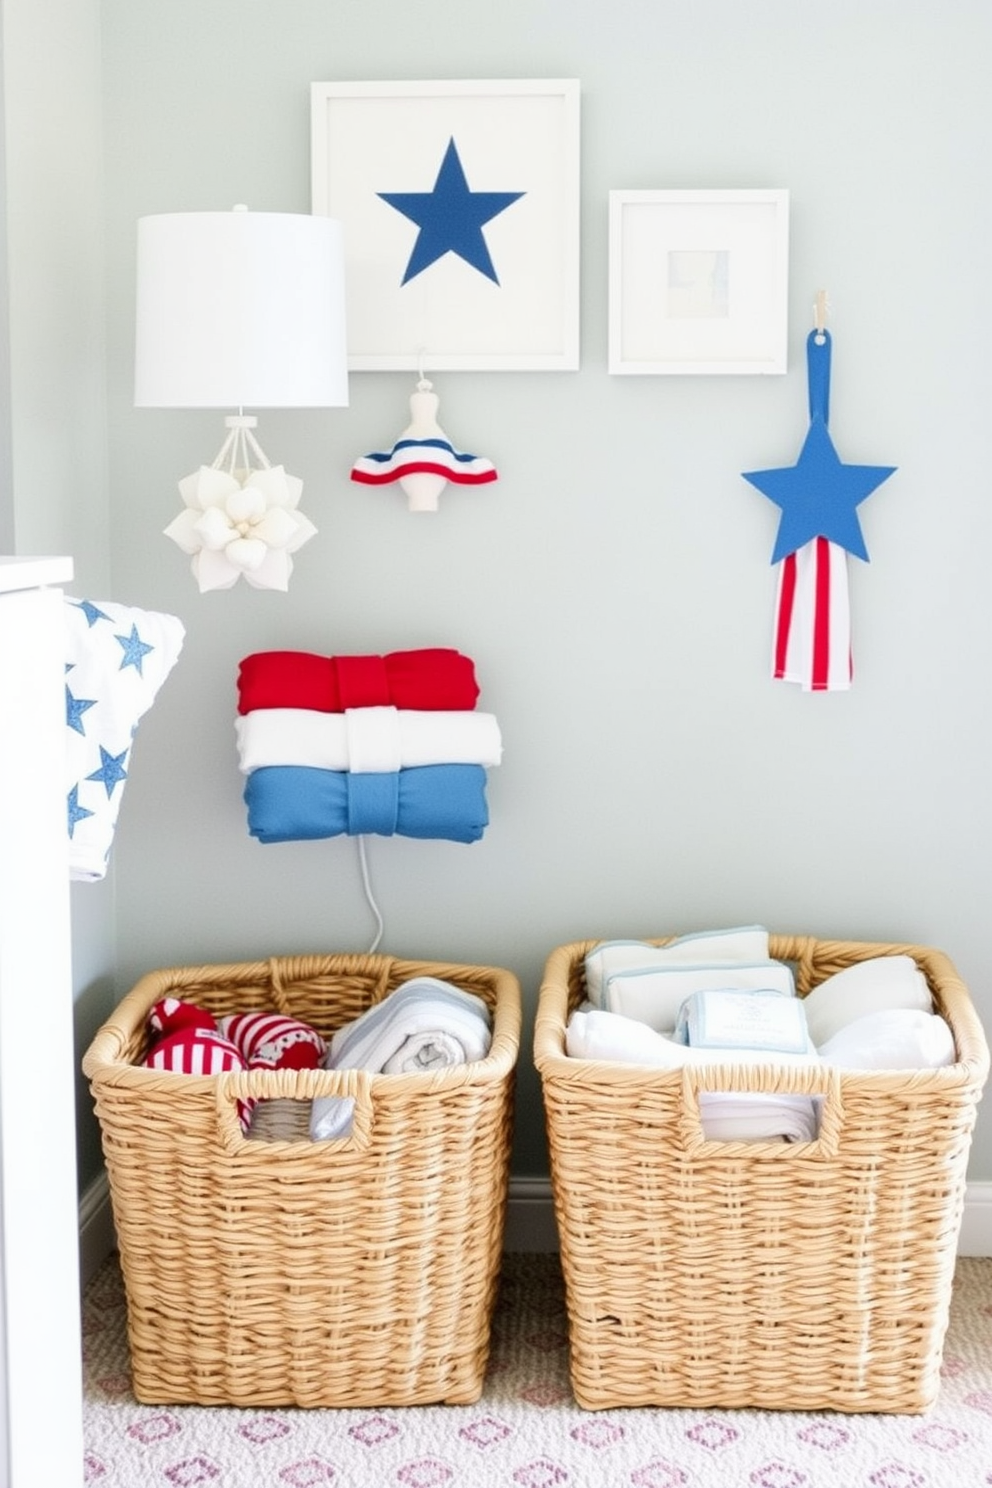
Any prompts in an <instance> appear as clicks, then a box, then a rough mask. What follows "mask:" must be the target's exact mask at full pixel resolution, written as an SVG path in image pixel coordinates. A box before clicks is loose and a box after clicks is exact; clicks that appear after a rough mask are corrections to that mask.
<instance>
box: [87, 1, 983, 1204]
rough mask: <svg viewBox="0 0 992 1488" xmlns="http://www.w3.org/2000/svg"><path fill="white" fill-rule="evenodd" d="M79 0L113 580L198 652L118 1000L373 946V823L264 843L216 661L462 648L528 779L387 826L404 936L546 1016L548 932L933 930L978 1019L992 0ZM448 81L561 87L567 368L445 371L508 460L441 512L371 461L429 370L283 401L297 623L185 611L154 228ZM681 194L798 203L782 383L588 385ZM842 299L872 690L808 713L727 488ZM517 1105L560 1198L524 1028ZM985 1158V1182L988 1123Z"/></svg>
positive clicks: (161, 723)
mask: <svg viewBox="0 0 992 1488" xmlns="http://www.w3.org/2000/svg"><path fill="white" fill-rule="evenodd" d="M101 10H102V17H103V46H104V52H103V69H104V70H103V104H104V109H105V126H106V127H105V136H104V139H105V145H104V153H103V162H102V164H103V170H104V173H105V179H106V200H107V234H106V262H107V267H108V271H109V277H108V312H109V340H108V357H109V361H108V366H109V377H110V435H109V458H110V463H109V472H110V501H111V532H110V555H111V564H112V575H113V588H114V595H113V597H114V598H116V599H118V600H120V601H123V602H125V603H135V604H143V605H146V606H149V607H152V608H158V609H165V610H170V611H172V612H173V613H177V614H179V615H180V617H181V618H182V620H183V622H184V624H185V625H186V627H187V641H186V646H185V649H184V653H183V657H182V660H181V663H180V665H179V666H178V667H177V669H176V671H175V673H174V674H173V676H172V677H171V678H170V680H169V682H168V684H167V686H166V688H165V689H164V690H163V692H162V694H161V696H160V698H159V700H158V702H157V703H156V706H155V708H154V709H153V710H152V712H151V714H150V715H149V716H148V717H147V718H146V719H145V720H144V721H143V723H142V726H141V732H140V734H139V737H138V741H137V744H136V747H135V752H134V757H133V762H132V773H131V779H130V781H129V785H128V795H127V797H126V798H125V805H124V809H123V812H122V816H121V823H120V828H119V833H118V843H117V927H118V932H119V938H120V947H121V972H122V985H126V984H128V983H129V982H130V981H131V980H132V979H133V978H134V976H136V975H137V974H138V973H139V972H141V971H143V970H144V969H146V968H148V967H150V966H154V965H162V964H170V963H175V962H186V961H190V960H197V959H201V958H203V959H218V960H226V959H241V958H247V957H254V956H256V955H258V954H262V953H265V952H268V951H295V950H300V951H302V950H308V949H325V948H331V949H333V948H357V949H361V948H363V947H364V946H365V945H366V944H367V943H368V942H369V940H370V938H371V935H372V932H373V924H372V919H371V916H370V914H369V912H368V910H367V907H366V905H365V903H364V900H363V896H362V891H361V884H360V878H359V872H358V859H357V854H356V849H355V844H354V843H353V842H350V841H347V840H344V841H336V842H329V843H315V844H305V845H304V844H292V845H285V846H280V847H261V846H259V845H257V844H255V843H254V842H252V841H251V840H250V839H249V838H248V836H247V831H246V825H245V817H244V808H243V806H242V803H241V799H240V781H239V778H238V774H237V769H236V760H235V754H234V742H233V730H232V720H233V716H234V706H235V692H234V679H235V672H236V667H237V662H238V660H239V658H240V657H241V656H242V655H244V654H245V653H246V652H249V651H252V650H257V649H265V648H268V647H280V646H291V647H292V646H298V647H302V648H308V649H314V650H321V651H328V652H331V651H338V652H348V651H379V650H389V649H395V648H397V647H402V646H408V645H409V646H416V645H428V644H448V645H456V646H459V647H460V648H461V649H462V650H464V651H466V652H468V653H469V654H470V655H472V656H473V657H474V658H475V660H476V664H477V668H478V673H479V677H480V679H481V683H482V689H483V692H482V699H481V704H480V705H481V706H484V707H486V708H487V709H490V710H492V711H494V712H495V713H496V714H497V716H498V718H499V720H500V723H501V725H502V728H503V733H504V739H505V746H506V753H505V762H504V764H503V765H502V767H501V768H500V769H498V770H496V771H494V772H492V775H491V777H490V790H489V799H490V807H491V813H492V825H491V827H490V829H489V830H488V832H487V834H486V836H485V838H484V840H483V841H482V842H481V843H479V844H477V845H475V846H473V847H468V848H466V847H459V846H454V845H450V844H444V843H414V842H409V841H406V840H403V839H396V840H393V841H385V840H376V841H374V842H373V843H372V845H371V852H370V859H371V869H372V874H373V879H374V883H375V886H376V889H377V892H378V895H379V899H380V903H381V906H382V909H383V911H384V914H385V920H386V936H385V941H384V945H385V948H386V949H388V950H392V951H395V952H398V953H402V954H406V955H411V956H419V955H431V956H433V955H443V956H449V957H455V958H460V959H466V960H478V961H483V962H496V963H501V964H505V965H507V966H510V967H512V968H514V969H515V970H516V971H517V972H518V973H519V975H520V976H521V978H522V981H523V983H524V987H525V990H526V996H527V1002H528V1007H529V1008H532V1007H533V1004H534V1001H535V998H536V992H537V986H538V983H539V979H540V972H541V968H542V966H543V962H544V958H545V956H546V954H547V952H548V951H549V950H550V949H551V948H552V947H553V946H555V945H558V944H560V943H562V942H564V941H568V940H571V939H573V938H578V937H583V936H636V935H643V934H661V933H665V932H667V931H683V930H689V929H693V928H697V927H702V926H719V925H726V924H733V923H740V922H747V921H762V922H764V923H766V924H767V925H769V926H770V927H772V928H775V929H779V930H783V931H790V932H791V931H809V932H813V933H817V934H820V935H826V936H840V937H844V938H848V937H867V938H879V939H892V940H903V939H909V940H918V941H921V942H926V943H931V944H937V945H940V946H942V947H943V948H944V949H946V950H947V951H948V952H949V953H950V954H951V955H952V957H953V958H954V959H955V960H956V962H957V964H958V966H959V968H960V970H961V972H962V973H963V975H964V976H965V977H966V979H967V980H968V981H969V983H970V985H971V987H972V989H973V991H974V995H975V998H976V1001H977V1002H978V1005H979V1007H980V1008H981V1009H983V1010H986V1011H989V1012H992V993H990V991H989V987H990V984H992V942H990V940H989V936H988V930H987V925H988V910H989V890H990V866H989V865H990V855H989V848H988V843H989V840H990V836H992V785H990V779H992V772H990V767H989V748H988V736H989V721H990V707H989V687H990V681H989V679H990V677H992V588H990V586H989V584H988V581H987V573H986V567H987V559H986V555H987V552H988V550H989V544H990V539H992V503H990V501H989V499H988V492H987V486H988V455H987V445H988V440H987V429H988V408H989V405H990V395H992V385H990V381H992V379H990V365H992V363H990V360H989V358H988V355H987V349H986V344H987V336H988V322H989V314H988V310H987V304H988V292H987V248H988V243H989V241H990V240H992V220H990V219H992V206H990V201H992V198H990V196H989V193H988V191H987V190H986V189H985V186H984V182H985V177H986V175H987V166H988V161H989V158H990V155H992V148H990V147H992V94H990V92H989V89H988V82H987V60H988V57H989V55H990V46H992V10H990V8H989V6H988V5H987V3H986V0H870V3H865V0H834V3H832V4H830V5H829V6H818V7H817V6H808V5H797V4H795V3H794V0H750V3H749V4H747V5H742V4H740V3H739V0H706V3H704V4H695V5H686V4H679V3H674V0H663V3H656V4H653V5H645V4H644V3H643V0H614V3H613V4H611V5H609V6H604V5H602V4H601V3H599V0H596V3H593V0H503V3H501V4H500V5H490V4H488V3H487V4H483V3H479V0H434V3H432V5H431V6H430V7H429V8H428V7H424V6H414V5H409V4H405V5H400V4H397V3H395V0H361V3H358V0H254V3H253V4H251V5H245V4H243V3H241V0H212V3H211V4H209V5H204V4H203V3H202V0H170V3H169V4H167V5H166V4H162V3H160V0H103V3H102V7H101ZM438 76H442V77H452V78H457V77H485V76H491V77H513V76H521V77H542V76H545V77H567V76H574V77H578V78H579V79H580V80H581V84H582V100H583V101H582V129H583V168H582V191H583V199H582V285H583V287H582V314H583V334H582V367H581V371H579V372H577V373H569V374H554V373H533V374H526V375H524V374H519V375H518V374H510V373H504V374H468V373H466V374H455V373H448V374H438V375H437V377H436V379H435V383H436V390H437V391H438V393H439V394H440V397H441V413H442V423H443V425H444V427H445V428H446V430H447V431H448V433H449V434H450V435H451V437H452V438H453V439H454V440H455V441H456V442H458V443H460V444H461V445H462V446H463V447H464V448H468V449H477V450H480V451H482V452H484V453H486V454H488V455H490V456H491V457H492V458H493V459H494V460H495V461H496V463H497V465H498V467H499V470H500V475H501V479H500V481H499V483H498V484H497V485H496V486H494V487H492V488H490V489H489V490H487V491H485V492H483V493H480V494H477V495H471V496H467V495H458V494H450V493H449V494H448V495H445V496H443V497H442V510H441V511H440V512H439V513H438V515H437V516H433V517H428V516H419V517H417V516H411V515H410V514H408V513H407V512H406V511H405V510H404V508H403V504H402V498H400V497H399V496H397V495H395V494H394V493H390V492H385V493H382V492H380V493H377V494H370V493H369V492H368V491H366V490H364V489H362V488H360V487H358V486H355V485H353V484H351V483H350V482H349V480H348V471H349V468H350V465H351V462H352V461H353V460H354V458H355V457H356V456H357V455H359V454H361V453H364V452H365V451H367V450H369V449H372V448H376V447H379V446H380V445H381V444H382V442H383V440H389V439H391V438H392V437H393V436H394V434H395V433H396V432H398V431H399V429H400V428H402V427H403V423H404V422H405V414H406V407H407V397H408V395H409V392H410V391H411V386H412V378H411V377H409V376H407V375H404V374H378V373H364V374H356V375H355V376H354V377H353V379H352V406H351V408H350V409H349V410H347V411H336V412H328V413H316V414H315V413H287V414H283V415H281V416H276V415H271V416H268V417H266V418H265V423H264V428H263V429H262V431H261V432H262V434H263V436H264V437H263V443H264V444H265V445H266V447H267V448H269V450H270V453H275V454H276V455H278V457H280V458H282V457H284V458H285V459H286V462H287V464H288V466H289V468H290V469H291V470H292V471H294V473H296V474H299V475H300V476H301V477H303V479H304V482H305V485H304V503H303V504H304V509H305V510H306V511H307V513H308V515H310V516H311V518H312V520H314V521H315V522H316V524H317V526H318V528H319V529H320V532H319V537H318V538H316V539H314V541H313V542H312V543H311V544H309V545H308V546H307V547H306V548H305V549H304V550H303V552H302V553H301V554H300V555H299V558H298V561H297V570H296V574H295V575H294V578H293V581H292V585H291V589H290V592H289V594H288V595H286V596H280V595H276V594H264V593H262V594H260V593H256V592H254V591H249V590H245V589H244V588H240V589H238V590H235V591H232V592H230V593H225V594H211V595H206V596H200V595H199V594H198V593H197V592H196V589H195V586H194V584H193V582H192V580H191V578H190V577H189V575H188V572H187V567H186V560H185V559H184V558H183V557H182V555H181V554H180V553H179V551H178V550H177V549H176V548H174V547H173V545H172V544H170V543H168V542H167V541H166V540H165V539H164V538H162V537H161V536H160V533H161V529H162V528H163V527H164V526H165V525H166V523H167V522H168V521H170V520H171V518H172V516H173V515H174V513H175V512H176V511H177V510H178V506H179V498H178V494H177V492H176V484H175V483H176V481H177V479H178V478H179V477H180V476H182V475H184V474H185V473H187V472H188V471H190V470H192V469H193V468H195V466H196V465H197V464H198V463H200V461H201V460H209V459H210V458H211V457H212V455H213V454H214V452H215V449H216V447H217V446H218V444H219V442H220V432H221V431H220V420H219V419H218V418H215V417H214V416H212V415H208V414H196V415H191V414H184V413H173V412H170V413H166V412H155V411H147V410H143V411H135V410H134V409H133V408H132V407H131V402H130V376H131V337H132V331H133V302H132V296H133V254H134V232H135V222H136V219H137V218H138V217H139V216H140V215H142V214H143V213H147V212H155V211H172V210H190V209H205V208H224V207H227V206H229V205H232V204H233V203H234V202H237V201H246V202H248V203H249V204H250V205H251V206H253V207H256V208H259V209H266V210H287V211H306V210H308V209H309V84H310V82H311V81H312V80H315V79H324V78H331V79H333V78H342V79H347V78H351V79H376V78H390V77H398V78H404V77H406V78H429V77H438ZM669 186H684V187H747V186H782V187H787V188H788V189H789V191H790V193H791V199H792V224H793V234H792V254H791V272H792V278H791V295H790V300H791V333H790V370H789V372H788V374H787V375H786V376H784V377H781V378H775V379H762V378H733V377H723V378H721V377H708V378H695V379H694V378H675V379H668V378H611V377H609V376H608V375H607V373H606V330H607V325H606V289H607V258H606V229H607V193H608V191H609V190H610V189H611V188H615V187H627V188H651V187H669ZM823 287H825V288H827V289H828V291H829V294H830V298H831V302H832V306H833V313H832V315H831V320H830V325H831V329H832V331H833V333H834V338H835V344H834V382H833V396H832V409H831V428H832V431H833V434H834V437H835V440H836V441H837V444H838V448H839V449H840V451H841V453H842V455H843V457H844V458H846V459H848V460H850V461H854V462H864V463H879V464H894V465H897V466H898V467H899V469H898V474H897V475H895V476H894V477H893V478H892V479H891V480H890V481H888V482H887V483H886V485H885V486H884V487H882V488H881V489H880V490H879V491H878V493H877V494H876V495H875V496H873V497H872V498H871V499H870V500H869V501H868V502H867V503H866V504H865V506H864V507H863V508H862V521H863V526H864V530H865V534H866V539H867V542H868V546H869V550H870V552H871V555H872V562H871V564H870V565H863V564H859V563H857V562H855V561H853V560H852V564H851V570H852V572H851V581H852V615H853V626H854V646H855V665H856V673H857V675H856V682H855V687H854V689H853V691H852V692H851V693H850V694H848V695H844V696H839V695H836V696H827V697H810V696H805V695H801V694H799V693H798V692H796V691H794V690H791V689H789V688H787V687H785V686H783V685H782V684H775V683H772V682H771V681H770V680H769V676H768V652H769V639H770V627H771V617H772V602H773V572H772V570H771V568H770V566H769V557H770V553H771V548H772V543H773V539H774V533H775V527H776V513H775V509H774V508H773V507H772V506H771V504H770V503H769V502H767V501H765V500H764V499H763V498H762V497H760V496H759V495H758V494H757V493H756V492H755V491H753V490H752V489H751V488H750V487H749V486H747V485H746V483H745V482H743V481H742V479H741V477H740V472H741V471H742V470H750V469H754V468H758V467H761V466H766V465H773V464H778V463H788V462H789V461H790V460H791V459H793V458H794V456H795V453H796V452H797V450H798V447H799V443H800V441H801V438H802V436H803V434H804V432H805V423H806V387H805V368H804V360H803V344H804V339H805V335H806V332H807V330H808V328H809V325H810V307H811V304H812V301H813V297H814V294H815V292H816V291H817V290H818V289H820V288H823ZM520 1092H521V1094H520V1105H519V1114H518V1123H517V1150H516V1155H515V1169H516V1171H517V1173H518V1174H529V1173H531V1174H539V1173H541V1172H542V1171H543V1170H544V1163H545V1156H544V1147H543V1121H542V1114H541V1108H540V1103H539V1091H538V1087H537V1081H536V1079H535V1077H534V1075H533V1072H532V1070H531V1065H530V1053H529V1046H526V1047H525V1050H524V1057H523V1060H522V1064H521V1077H520ZM972 1167H973V1176H974V1177H975V1178H978V1179H988V1178H990V1177H992V1122H990V1120H989V1119H987V1116H986V1115H983V1116H982V1118H981V1120H980V1126H979V1132H978V1137H977V1141H976V1146H975V1152H974V1160H973V1165H972Z"/></svg>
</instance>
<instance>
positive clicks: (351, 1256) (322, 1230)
mask: <svg viewBox="0 0 992 1488" xmlns="http://www.w3.org/2000/svg"><path fill="white" fill-rule="evenodd" d="M421 975H423V976H436V977H441V978H444V979H445V980H448V981H450V982H452V983H454V984H455V985H457V986H459V987H461V988H463V989H464V990H466V991H469V992H474V993H475V994H476V995H477V996H479V997H481V998H483V999H484V1000H485V1002H486V1003H487V1005H488V1006H489V1008H490V1009H491V1011H492V1014H493V1038H492V1045H491V1049H490V1052H489V1055H488V1056H487V1058H486V1059H484V1060H480V1061H477V1062H475V1063H471V1064H464V1065H460V1066H455V1067H452V1068H450V1069H446V1070H442V1071H440V1072H434V1073H430V1074H413V1075H388V1076H387V1075H371V1074H369V1073H368V1072H367V1071H364V1070H347V1071H325V1070H308V1071H266V1070H252V1071H248V1072H247V1073H232V1074H223V1075H213V1076H194V1075H178V1074H162V1073H159V1072H157V1071H153V1070H149V1069H145V1068H143V1067H138V1068H136V1067H135V1066H136V1064H137V1063H138V1061H140V1060H142V1059H143V1058H144V1055H145V1052H146V1047H147V1040H146V1034H145V1023H146V1015H147V1013H148V1010H149V1008H150V1007H151V1005H152V1003H153V1002H155V1001H156V999H157V998H159V997H162V996H164V995H166V994H172V995H175V996H178V997H184V998H187V999H189V1000H190V1001H193V1002H196V1003H198V1004H200V1005H201V1006H203V1007H205V1008H207V1009H208V1010H209V1011H210V1012H211V1013H213V1015H214V1016H215V1017H218V1018H219V1017H221V1016H222V1015H224V1014H225V1013H231V1012H235V1011H252V1010H255V1009H278V1010H280V1011H283V1012H285V1013H287V1014H289V1015H291V1016H293V1017H297V1018H300V1019H303V1020H304V1021H306V1022H308V1023H310V1024H311V1025H312V1026H313V1027H315V1028H317V1029H318V1030H319V1032H320V1033H322V1034H323V1035H324V1036H325V1037H326V1036H327V1035H329V1034H330V1033H332V1032H333V1031H334V1030H335V1029H336V1028H338V1027H339V1026H341V1025H342V1024H343V1023H346V1022H348V1021H349V1020H351V1019H353V1018H356V1017H357V1016H358V1015H359V1013H361V1012H363V1011H364V1010H365V1009H366V1008H368V1007H370V1006H372V1005H373V1004H374V1003H376V1002H378V1001H380V1000H381V998H383V997H384V996H385V995H386V993H387V992H389V991H391V990H392V989H393V988H394V987H396V986H398V985H399V984H400V983H401V982H403V981H406V980H407V979H409V978H411V977H414V976H421ZM519 1037H520V987H519V984H518V982H517V980H516V978H515V977H514V976H512V975H511V974H510V973H509V972H507V971H503V970H501V969H499V968H497V967H486V966H458V965H449V964H446V963H440V962H420V961H402V960H397V959H395V958H392V957H388V956H376V955H330V956H300V957H295V958H288V957H286V958H278V957H277V958H273V959H272V960H270V961H259V962H254V963H245V964H240V965H223V966H219V965H218V966H200V967H185V968H178V969H171V970H163V971H155V972H151V973H149V974H148V975H147V976H145V977H143V978H142V979H141V980H140V981H139V982H138V983H137V985H136V986H135V987H134V988H133V990H132V991H131V992H130V993H129V994H128V996H127V997H125V998H124V1000H123V1001H122V1002H121V1004H120V1005H119V1007H118V1008H117V1010H116V1012H115V1013H114V1015H113V1018H112V1019H111V1020H110V1021H109V1022H108V1023H106V1024H105V1025H104V1026H103V1028H101V1029H100V1031H99V1033H98V1034H97V1036H96V1038H95V1039H94V1040H93V1043H92V1044H91V1046H90V1048H89V1050H88V1051H87V1054H86V1057H85V1059H84V1061H83V1069H84V1071H85V1073H86V1074H87V1075H88V1076H89V1078H90V1080H91V1082H92V1090H93V1094H94V1098H95V1102H96V1111H97V1115H98V1117H99V1120H100V1125H101V1130H102V1136H103V1146H104V1154H105V1157H106V1162H107V1170H108V1174H109V1179H110V1192H111V1198H112V1203H113V1211H114V1219H115V1223H116V1227H117V1235H118V1241H119V1245H120V1255H121V1266H122V1270H123V1275H124V1283H125V1288H126V1293H127V1302H128V1333H129V1340H130V1346H131V1360H132V1368H133V1377H134V1392H135V1395H136V1396H137V1398H138V1399H139V1400H141V1401H144V1402H146V1403H177V1404H178V1403H196V1404H204V1405H218V1404H232V1405H242V1406H275V1405H287V1404H288V1405H301V1406H383V1405H419V1404H426V1403H429V1402H436V1401H448V1402H464V1403H469V1402H472V1401H475V1400H477V1399H478V1398H479V1395H480V1393H481V1390H482V1383H483V1377H484V1374H485V1369H486V1363H487V1359H488V1354H489V1331H490V1321H491V1316H492V1309H493V1305H494V1302H495V1293H496V1287H497V1283H498V1277H499V1264H500V1255H501V1250H502V1238H503V1224H504V1218H505V1209H506V1193H507V1182H508V1169H509V1152H510V1136H511V1126H512V1099H513V1081H514V1074H515V1069H516V1059H517V1052H518V1047H519ZM317 1094H320V1095H349V1096H352V1097H353V1098H354V1100H355V1118H354V1124H353V1131H352V1135H351V1136H350V1137H345V1138H342V1139H339V1140H336V1141H332V1142H311V1141H310V1140H309V1139H308V1137H307V1135H306V1133H307V1118H308V1115H309V1105H308V1103H309V1101H310V1100H311V1099H312V1097H313V1096H314V1095H317ZM252 1096H253V1097H259V1098H261V1099H264V1100H271V1101H279V1102H280V1103H285V1102H289V1101H292V1102H295V1103H296V1104H295V1105H294V1106H293V1107H292V1108H291V1109H294V1110H297V1111H299V1112H300V1113H302V1117H303V1119H302V1122H301V1124H300V1127H299V1130H300V1133H301V1139H299V1140H292V1141H287V1140H280V1141H270V1140H258V1139H255V1140H246V1139H245V1138H244V1137H243V1136H242V1134H241V1128H240V1126H239V1124H238V1118H237V1110H236V1107H237V1102H238V1100H239V1099H244V1098H246V1097H252ZM265 1109H266V1108H264V1107H260V1108H259V1110H260V1111H264V1110H265ZM253 1129H254V1128H253Z"/></svg>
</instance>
